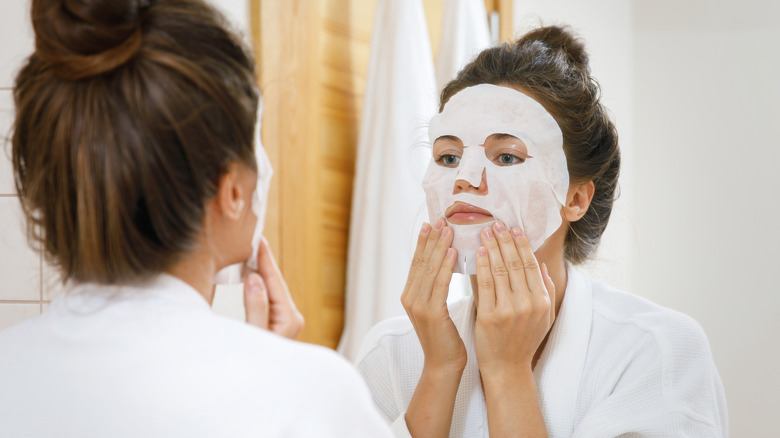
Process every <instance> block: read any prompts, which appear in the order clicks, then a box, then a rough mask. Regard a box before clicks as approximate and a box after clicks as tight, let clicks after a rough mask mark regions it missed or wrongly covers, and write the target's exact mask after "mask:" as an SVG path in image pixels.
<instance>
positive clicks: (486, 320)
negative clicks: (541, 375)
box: [475, 222, 555, 375]
mask: <svg viewBox="0 0 780 438" xmlns="http://www.w3.org/2000/svg"><path fill="white" fill-rule="evenodd" d="M480 237H481V239H482V245H483V247H482V248H480V249H479V250H478V251H477V290H478V294H479V296H478V299H479V302H478V305H477V323H476V327H475V344H476V352H477V362H478V363H479V369H480V371H481V372H482V373H483V375H484V374H486V373H488V374H489V373H491V372H494V371H502V370H509V369H517V368H518V367H523V368H526V369H528V370H530V369H531V367H532V363H533V359H534V355H535V354H536V351H537V350H538V349H539V346H540V345H541V343H542V341H543V340H544V338H545V336H547V332H548V331H549V329H550V327H551V326H552V323H553V321H554V320H555V285H554V284H553V282H552V279H550V276H549V275H548V273H547V267H546V266H544V265H542V266H541V267H540V266H539V263H538V262H537V261H536V257H534V254H533V251H531V246H530V245H529V244H528V240H527V239H526V238H525V236H524V235H523V234H522V232H521V231H520V229H519V228H514V229H512V231H511V232H510V231H509V230H507V229H506V226H505V225H504V224H503V223H501V222H496V223H495V224H493V227H492V228H486V229H485V230H482V234H481V236H480Z"/></svg>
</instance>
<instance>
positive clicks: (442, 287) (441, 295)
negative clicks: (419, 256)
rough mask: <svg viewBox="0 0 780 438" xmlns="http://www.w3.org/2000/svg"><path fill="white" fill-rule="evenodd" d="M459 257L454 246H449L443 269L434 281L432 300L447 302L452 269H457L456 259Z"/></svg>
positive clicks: (442, 265)
mask: <svg viewBox="0 0 780 438" xmlns="http://www.w3.org/2000/svg"><path fill="white" fill-rule="evenodd" d="M457 258H458V251H456V250H455V249H454V248H447V253H446V254H445V256H444V260H443V261H442V263H441V269H439V273H438V275H437V276H436V280H435V281H434V282H433V291H432V292H431V301H433V302H436V303H446V302H447V295H448V294H449V291H450V280H451V279H452V271H453V270H454V269H455V261H456V260H457Z"/></svg>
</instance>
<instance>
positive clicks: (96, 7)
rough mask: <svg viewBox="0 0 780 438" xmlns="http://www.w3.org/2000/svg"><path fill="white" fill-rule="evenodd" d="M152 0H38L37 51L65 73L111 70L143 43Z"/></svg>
mask: <svg viewBox="0 0 780 438" xmlns="http://www.w3.org/2000/svg"><path fill="white" fill-rule="evenodd" d="M149 3H150V0H33V5H32V23H33V29H34V30H35V49H36V55H37V56H38V57H39V58H40V59H41V60H43V61H45V62H49V63H51V65H52V66H53V67H54V69H55V70H56V72H57V74H58V75H59V76H61V77H63V78H66V79H73V80H76V79H82V78H85V77H89V76H95V75H98V74H101V73H105V72H108V71H111V70H113V69H115V68H117V67H119V66H120V65H122V64H124V63H125V62H127V61H128V60H129V59H130V58H132V57H133V55H135V54H136V53H137V52H138V49H139V48H140V47H141V41H142V33H141V23H140V15H141V12H143V10H144V9H146V8H147V7H148V6H149Z"/></svg>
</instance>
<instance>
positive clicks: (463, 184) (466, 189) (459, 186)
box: [452, 168, 488, 196]
mask: <svg viewBox="0 0 780 438" xmlns="http://www.w3.org/2000/svg"><path fill="white" fill-rule="evenodd" d="M470 179H473V178H470ZM457 193H471V194H474V195H481V196H485V195H487V194H488V184H487V169H484V168H483V169H482V175H481V176H480V179H479V185H476V186H475V185H474V183H473V182H471V181H468V180H467V179H464V178H458V179H456V180H455V187H454V188H453V190H452V194H453V195H454V194H457Z"/></svg>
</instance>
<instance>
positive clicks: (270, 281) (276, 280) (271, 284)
mask: <svg viewBox="0 0 780 438" xmlns="http://www.w3.org/2000/svg"><path fill="white" fill-rule="evenodd" d="M257 270H258V272H260V276H261V277H263V281H264V282H265V284H266V286H268V289H269V290H278V288H280V287H285V285H284V277H282V272H281V271H280V270H279V266H278V265H277V264H276V259H275V258H274V255H273V254H272V253H271V248H270V247H269V246H268V241H267V240H266V239H265V237H263V240H262V241H261V242H260V247H259V248H258V249H257Z"/></svg>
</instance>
